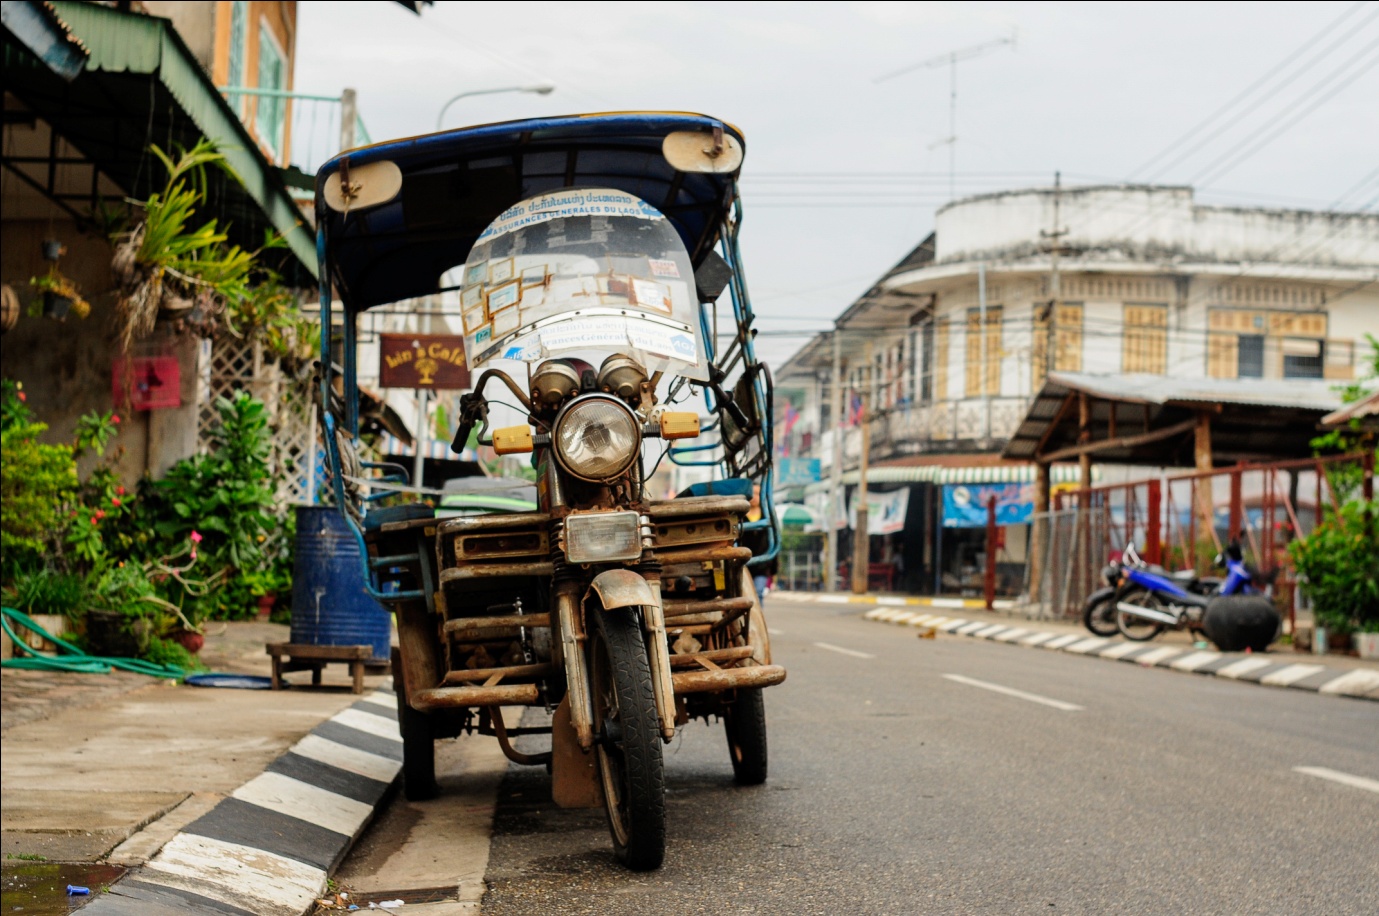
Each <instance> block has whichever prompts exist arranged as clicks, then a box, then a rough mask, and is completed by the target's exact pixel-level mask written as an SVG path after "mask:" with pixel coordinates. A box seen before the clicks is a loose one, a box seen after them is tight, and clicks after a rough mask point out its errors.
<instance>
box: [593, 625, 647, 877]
mask: <svg viewBox="0 0 1379 916" xmlns="http://www.w3.org/2000/svg"><path fill="white" fill-rule="evenodd" d="M589 624H590V626H589V630H590V638H589V680H590V682H591V683H590V686H591V687H592V691H591V692H592V694H593V701H594V722H595V725H596V727H597V728H598V745H597V746H598V760H599V775H600V777H601V778H602V781H603V798H604V802H603V804H604V810H605V812H606V813H607V814H608V831H609V833H611V834H612V836H613V850H614V852H615V853H616V854H617V857H618V861H619V862H622V863H623V864H624V865H626V866H627V867H628V868H630V869H632V870H633V871H650V870H651V869H655V868H660V867H661V862H662V861H664V859H665V853H666V783H665V768H664V767H665V765H664V761H663V759H662V756H661V732H660V724H659V721H658V720H657V718H656V700H655V696H654V694H653V693H652V689H651V666H650V664H649V663H648V662H647V651H646V644H645V643H644V642H643V641H642V633H641V627H640V626H638V624H637V618H636V615H635V614H633V612H632V611H631V610H630V609H628V608H614V609H612V610H604V609H601V608H596V609H595V610H593V612H592V613H591V614H590V616H589Z"/></svg>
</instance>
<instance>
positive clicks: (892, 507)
mask: <svg viewBox="0 0 1379 916" xmlns="http://www.w3.org/2000/svg"><path fill="white" fill-rule="evenodd" d="M909 508H910V488H909V487H905V488H904V489H902V490H892V491H891V492H889V493H876V492H874V491H872V492H868V493H867V534H898V533H900V532H901V531H904V530H905V513H906V512H908V511H909ZM848 527H849V528H852V529H856V528H857V494H856V493H853V496H852V499H851V500H850V501H849V503H848Z"/></svg>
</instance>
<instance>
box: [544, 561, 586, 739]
mask: <svg viewBox="0 0 1379 916" xmlns="http://www.w3.org/2000/svg"><path fill="white" fill-rule="evenodd" d="M579 599H580V583H579V581H578V580H575V579H569V580H565V581H561V582H557V583H556V586H555V594H554V595H553V596H552V600H553V601H554V602H555V610H556V624H557V626H558V632H557V634H556V635H557V637H558V639H557V640H556V642H557V644H558V645H559V646H560V652H561V658H562V660H563V662H564V667H565V690H566V697H567V698H568V699H569V701H570V725H571V726H572V727H573V728H574V730H575V738H576V739H577V740H578V741H579V746H580V748H582V749H583V750H586V751H587V750H589V749H590V748H592V747H593V746H594V726H593V721H594V711H593V706H592V704H591V703H590V697H589V677H588V674H587V672H586V669H585V664H584V630H583V627H582V625H581V623H582V617H580V614H579V603H580V602H579Z"/></svg>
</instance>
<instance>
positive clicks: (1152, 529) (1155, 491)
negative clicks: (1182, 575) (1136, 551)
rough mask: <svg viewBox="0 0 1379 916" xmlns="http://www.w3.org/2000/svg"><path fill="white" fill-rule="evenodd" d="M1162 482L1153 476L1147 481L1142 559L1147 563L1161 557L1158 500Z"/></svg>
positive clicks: (1160, 522) (1158, 560)
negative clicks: (1147, 490) (1146, 511)
mask: <svg viewBox="0 0 1379 916" xmlns="http://www.w3.org/2000/svg"><path fill="white" fill-rule="evenodd" d="M1162 486H1163V484H1162V483H1161V482H1160V481H1159V478H1157V477H1155V478H1154V479H1152V480H1150V481H1149V496H1148V499H1149V506H1148V507H1147V508H1148V512H1149V523H1148V525H1147V526H1146V531H1145V535H1144V536H1145V545H1144V559H1145V560H1146V561H1147V562H1149V563H1162V562H1163V557H1162V556H1161V555H1160V545H1161V544H1162V542H1163V537H1162V532H1161V531H1160V530H1159V526H1160V525H1161V524H1162V521H1161V518H1160V505H1159V504H1160V501H1161V498H1162V493H1161V492H1160V487H1162Z"/></svg>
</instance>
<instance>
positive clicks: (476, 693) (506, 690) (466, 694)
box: [411, 684, 541, 712]
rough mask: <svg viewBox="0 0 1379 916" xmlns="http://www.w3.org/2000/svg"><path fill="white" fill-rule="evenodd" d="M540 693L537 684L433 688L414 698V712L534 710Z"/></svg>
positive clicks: (422, 691) (419, 693)
mask: <svg viewBox="0 0 1379 916" xmlns="http://www.w3.org/2000/svg"><path fill="white" fill-rule="evenodd" d="M540 702H541V691H540V689H539V688H538V687H537V686H536V685H535V684H500V685H497V686H493V687H433V688H431V689H429V690H419V691H417V692H416V693H414V694H413V695H412V697H411V704H412V708H413V709H419V710H422V711H423V712H424V711H426V710H431V709H459V708H468V707H472V706H535V705H536V704H538V703H540Z"/></svg>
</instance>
